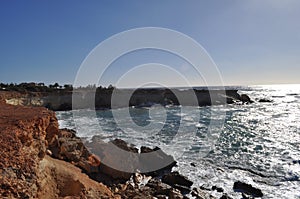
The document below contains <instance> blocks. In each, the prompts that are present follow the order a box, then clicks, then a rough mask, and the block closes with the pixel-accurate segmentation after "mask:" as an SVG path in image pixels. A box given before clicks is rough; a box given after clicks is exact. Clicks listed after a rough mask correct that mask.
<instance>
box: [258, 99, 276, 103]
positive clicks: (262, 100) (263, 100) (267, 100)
mask: <svg viewBox="0 0 300 199" xmlns="http://www.w3.org/2000/svg"><path fill="white" fill-rule="evenodd" d="M258 102H267V103H270V102H273V101H272V100H269V99H265V98H263V99H259V100H258Z"/></svg>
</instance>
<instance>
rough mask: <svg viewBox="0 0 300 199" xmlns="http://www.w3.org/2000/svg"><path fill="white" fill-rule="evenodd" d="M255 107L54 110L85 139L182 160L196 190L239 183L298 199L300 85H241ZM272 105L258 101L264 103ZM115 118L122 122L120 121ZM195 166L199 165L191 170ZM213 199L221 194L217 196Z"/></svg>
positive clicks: (183, 170)
mask: <svg viewBox="0 0 300 199" xmlns="http://www.w3.org/2000/svg"><path fill="white" fill-rule="evenodd" d="M239 93H244V94H247V95H249V96H250V97H251V99H253V100H254V101H255V102H254V103H252V104H244V105H242V104H232V105H222V106H216V107H185V108H183V107H180V106H177V107H162V106H152V107H150V108H134V107H131V108H129V109H116V110H114V111H111V110H98V111H96V113H95V111H93V110H77V111H74V112H72V111H66V112H57V117H58V119H59V124H60V127H61V128H72V129H75V130H76V131H77V134H78V135H79V136H80V137H83V138H86V139H91V138H92V137H93V136H94V135H100V136H101V137H102V138H103V139H104V140H111V139H115V138H121V139H124V140H125V141H127V142H129V143H133V144H135V145H137V146H142V145H146V146H152V147H153V146H159V147H161V148H162V149H163V150H164V151H166V152H167V153H169V154H172V155H173V156H174V157H175V158H176V160H177V161H178V163H179V164H178V165H179V166H178V167H176V168H175V170H179V171H180V172H181V173H183V174H184V175H186V176H188V177H189V178H190V179H191V180H193V181H194V183H195V186H200V185H202V184H211V185H217V186H219V187H223V188H224V189H225V192H227V193H230V195H232V196H233V197H235V198H240V196H241V195H240V193H234V192H233V190H232V186H233V183H234V181H237V180H240V181H244V182H248V183H250V184H252V185H253V186H255V187H259V188H260V189H262V191H263V193H264V198H300V162H299V163H295V162H296V161H298V160H300V148H299V147H300V85H272V86H252V87H242V88H240V91H239ZM262 98H264V99H269V100H271V101H272V102H270V103H259V102H257V101H258V100H259V99H262ZM116 118H117V119H116ZM191 163H194V164H195V166H192V165H191ZM212 195H215V196H220V194H219V193H217V192H213V193H212Z"/></svg>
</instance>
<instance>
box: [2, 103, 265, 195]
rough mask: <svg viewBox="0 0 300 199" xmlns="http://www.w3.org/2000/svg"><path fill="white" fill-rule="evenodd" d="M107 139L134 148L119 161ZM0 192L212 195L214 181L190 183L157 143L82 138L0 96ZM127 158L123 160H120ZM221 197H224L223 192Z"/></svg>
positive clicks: (38, 110) (245, 191) (245, 190)
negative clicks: (206, 184)
mask: <svg viewBox="0 0 300 199" xmlns="http://www.w3.org/2000/svg"><path fill="white" fill-rule="evenodd" d="M110 145H114V146H117V147H118V148H119V149H122V150H124V151H128V152H131V154H134V155H133V157H132V158H129V159H128V160H122V162H120V161H119V160H118V158H116V154H114V153H111V151H110V150H108V148H109V146H110ZM0 148H1V154H0V155H1V157H0V158H1V161H0V173H1V175H0V197H1V198H43V199H44V198H49V199H50V198H65V199H68V198H159V199H163V198H170V199H175V198H178V199H181V198H191V197H193V198H199V199H201V198H214V197H213V196H212V195H211V193H212V192H214V191H218V192H223V189H222V188H220V187H215V186H213V187H208V188H207V187H193V182H192V181H190V180H189V179H188V178H187V177H185V176H183V175H181V174H180V173H178V172H173V171H172V168H173V167H174V166H176V164H177V163H176V161H175V160H174V159H173V157H171V156H169V155H167V154H165V153H164V152H163V151H161V150H160V149H159V148H156V147H155V146H154V148H148V147H141V148H139V149H138V148H136V147H135V146H132V145H130V144H128V143H126V142H125V141H123V140H120V139H115V140H113V141H111V142H109V143H105V142H103V141H101V139H99V138H97V137H95V138H94V139H93V141H92V142H89V143H85V141H84V140H81V139H80V138H79V137H77V136H76V133H75V132H74V131H71V130H68V129H59V127H58V122H57V119H56V117H55V113H54V112H53V111H50V110H48V109H46V108H42V107H25V106H19V105H18V106H13V105H8V104H6V103H5V100H3V99H2V100H1V101H0ZM150 152H151V154H153V155H152V156H150V157H151V158H153V159H158V160H159V161H166V162H169V163H170V164H168V165H167V166H165V167H163V168H161V169H159V170H157V171H152V172H144V173H143V172H140V171H138V170H136V171H135V172H122V171H119V170H116V169H113V168H111V167H109V166H107V165H105V164H103V161H104V160H105V162H110V165H113V164H126V165H129V166H131V167H132V169H133V170H134V169H135V168H146V169H145V170H147V166H149V164H151V162H153V161H152V160H153V159H151V158H150V159H148V160H145V159H143V156H142V155H141V154H143V153H150ZM123 161H127V162H123ZM233 189H235V190H237V191H239V192H241V193H242V195H243V197H244V198H251V197H262V196H263V193H262V192H261V190H259V189H257V188H254V187H252V186H251V185H248V184H245V183H243V182H235V183H234V186H233ZM221 198H222V199H226V198H230V197H229V196H228V195H227V194H226V193H223V194H222V197H221Z"/></svg>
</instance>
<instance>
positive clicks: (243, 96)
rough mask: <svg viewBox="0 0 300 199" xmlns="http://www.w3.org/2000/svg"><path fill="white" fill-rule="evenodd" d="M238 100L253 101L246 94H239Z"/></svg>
mask: <svg viewBox="0 0 300 199" xmlns="http://www.w3.org/2000/svg"><path fill="white" fill-rule="evenodd" d="M240 100H241V101H242V102H243V103H253V101H252V100H251V99H250V97H249V96H248V95H246V94H242V95H241V96H240Z"/></svg>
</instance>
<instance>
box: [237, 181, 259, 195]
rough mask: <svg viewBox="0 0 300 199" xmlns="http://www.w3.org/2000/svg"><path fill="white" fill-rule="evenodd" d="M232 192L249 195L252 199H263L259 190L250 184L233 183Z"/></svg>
mask: <svg viewBox="0 0 300 199" xmlns="http://www.w3.org/2000/svg"><path fill="white" fill-rule="evenodd" d="M233 190H234V191H238V192H242V193H246V194H249V195H252V196H254V197H263V193H262V191H261V190H260V189H258V188H255V187H253V186H252V185H250V184H247V183H244V182H240V181H237V182H234V184H233Z"/></svg>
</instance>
